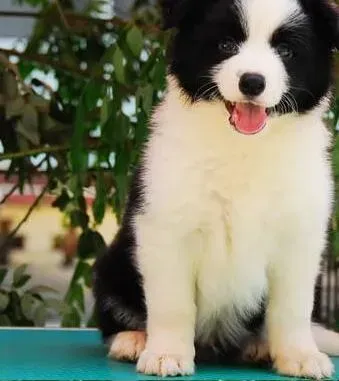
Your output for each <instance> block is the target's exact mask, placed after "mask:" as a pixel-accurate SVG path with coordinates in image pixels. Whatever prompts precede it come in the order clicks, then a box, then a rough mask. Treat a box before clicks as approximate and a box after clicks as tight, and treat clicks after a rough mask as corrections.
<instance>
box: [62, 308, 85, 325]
mask: <svg viewBox="0 0 339 381" xmlns="http://www.w3.org/2000/svg"><path fill="white" fill-rule="evenodd" d="M80 325H81V316H80V313H79V311H78V310H77V309H76V307H74V306H72V307H71V309H70V311H69V312H68V313H66V314H65V315H64V317H63V319H62V327H69V328H73V327H74V328H75V327H80Z"/></svg>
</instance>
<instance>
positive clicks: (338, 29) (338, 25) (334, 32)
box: [325, 0, 339, 49]
mask: <svg viewBox="0 0 339 381" xmlns="http://www.w3.org/2000/svg"><path fill="white" fill-rule="evenodd" d="M326 2H327V4H326V5H327V12H326V16H327V22H328V27H329V28H330V38H331V42H332V46H333V48H336V49H339V7H338V6H337V5H336V4H335V3H334V2H333V1H332V0H325V3H326Z"/></svg>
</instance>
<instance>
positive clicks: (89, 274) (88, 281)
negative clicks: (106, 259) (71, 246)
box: [83, 263, 93, 288]
mask: <svg viewBox="0 0 339 381" xmlns="http://www.w3.org/2000/svg"><path fill="white" fill-rule="evenodd" d="M84 264H85V267H84V270H83V278H84V280H85V285H86V286H87V287H88V288H92V285H93V271H92V267H91V266H90V265H89V264H88V263H84Z"/></svg>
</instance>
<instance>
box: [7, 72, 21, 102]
mask: <svg viewBox="0 0 339 381" xmlns="http://www.w3.org/2000/svg"><path fill="white" fill-rule="evenodd" d="M3 92H4V95H5V97H6V98H7V99H10V100H13V99H16V98H17V96H18V95H19V91H18V83H17V80H16V78H15V74H14V73H13V72H12V71H10V70H5V71H4V72H3Z"/></svg>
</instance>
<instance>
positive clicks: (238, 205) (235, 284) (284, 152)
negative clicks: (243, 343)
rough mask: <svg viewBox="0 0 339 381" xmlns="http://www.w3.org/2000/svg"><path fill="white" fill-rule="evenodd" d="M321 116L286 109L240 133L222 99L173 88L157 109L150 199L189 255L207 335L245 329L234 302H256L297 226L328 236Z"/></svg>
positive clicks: (251, 306)
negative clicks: (182, 95) (202, 98)
mask: <svg viewBox="0 0 339 381" xmlns="http://www.w3.org/2000/svg"><path fill="white" fill-rule="evenodd" d="M319 115H320V112H317V113H316V114H314V115H309V116H305V117H295V116H288V117H281V118H279V120H277V121H274V120H273V121H271V122H270V123H271V124H270V125H269V126H267V128H266V129H265V130H264V131H263V132H262V133H261V134H259V135H257V136H242V135H240V134H238V133H236V132H234V131H233V130H232V128H231V127H230V126H229V125H228V123H227V114H226V110H225V109H224V108H223V106H222V105H220V104H207V103H201V104H198V105H195V106H194V107H190V106H188V105H184V104H183V103H181V102H180V101H179V100H178V98H176V99H174V98H172V97H171V95H169V96H168V99H167V100H166V101H165V104H164V105H163V106H161V107H160V108H159V109H158V110H157V112H156V113H155V118H154V124H155V126H156V130H155V131H154V133H153V137H152V139H151V141H150V143H149V146H148V150H147V155H146V163H145V164H146V167H147V169H148V171H147V172H148V174H149V175H148V176H147V177H146V179H145V181H146V189H147V192H146V197H149V199H147V200H146V201H147V204H148V205H149V206H148V207H149V215H151V216H153V218H156V219H157V220H158V221H157V222H158V224H160V225H161V224H164V226H165V225H166V228H167V229H171V231H172V232H173V235H177V236H180V237H182V239H183V241H184V242H185V253H183V254H182V255H186V256H189V257H191V258H192V272H194V276H195V282H196V303H197V331H198V335H200V336H201V338H202V340H204V339H206V340H208V336H209V334H210V333H212V331H213V329H215V327H216V326H218V327H219V328H218V329H220V325H221V329H222V330H224V331H226V332H227V333H228V337H230V336H232V332H233V331H237V332H238V333H239V332H240V330H239V329H238V328H237V327H235V325H236V324H237V319H236V315H235V314H234V312H235V309H236V310H237V311H238V312H240V314H243V315H246V313H248V312H250V311H252V312H254V311H255V310H256V309H258V307H259V302H260V300H261V297H262V296H263V295H264V294H265V292H266V288H267V274H266V273H267V268H268V266H269V263H270V260H271V258H272V257H273V256H276V255H279V252H283V251H284V250H285V249H287V248H288V242H289V241H291V240H293V239H295V236H296V235H298V232H299V230H300V231H301V230H302V231H303V234H305V232H307V233H308V234H310V235H312V234H313V229H318V230H319V229H321V230H323V231H324V234H325V230H326V223H327V219H328V215H329V211H330V204H331V180H330V170H329V165H328V163H327V158H326V154H325V151H326V147H327V145H328V142H329V136H328V133H327V132H326V130H325V127H324V126H323V124H322V122H321V119H320V117H319ZM301 227H302V229H301ZM178 265H179V266H180V264H178ZM208 327H210V330H209V328H208ZM234 340H235V341H236V338H235V339H234Z"/></svg>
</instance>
